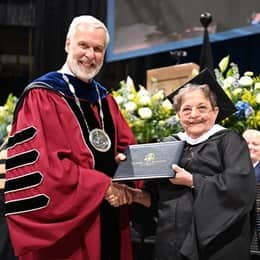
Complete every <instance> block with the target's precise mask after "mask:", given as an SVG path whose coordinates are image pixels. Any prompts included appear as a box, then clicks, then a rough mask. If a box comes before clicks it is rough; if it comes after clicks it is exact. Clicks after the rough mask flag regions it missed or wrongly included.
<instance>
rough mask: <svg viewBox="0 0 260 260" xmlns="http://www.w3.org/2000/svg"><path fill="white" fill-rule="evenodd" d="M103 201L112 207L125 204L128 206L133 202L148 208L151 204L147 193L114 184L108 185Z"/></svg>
mask: <svg viewBox="0 0 260 260" xmlns="http://www.w3.org/2000/svg"><path fill="white" fill-rule="evenodd" d="M104 199H105V200H107V201H108V202H109V204H110V205H111V206H113V207H119V206H122V205H126V204H128V205H130V204H132V203H133V202H136V203H140V204H143V205H144V206H146V207H149V206H150V204H151V198H150V194H149V193H148V192H146V191H143V190H141V189H136V188H131V187H129V186H127V185H125V184H120V183H116V182H112V183H111V184H110V186H109V188H108V189H107V192H106V194H105V198H104Z"/></svg>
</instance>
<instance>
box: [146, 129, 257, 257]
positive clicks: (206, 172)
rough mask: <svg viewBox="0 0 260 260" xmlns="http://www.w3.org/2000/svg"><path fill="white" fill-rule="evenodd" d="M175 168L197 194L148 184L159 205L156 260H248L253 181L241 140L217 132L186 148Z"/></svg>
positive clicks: (181, 188)
mask: <svg viewBox="0 0 260 260" xmlns="http://www.w3.org/2000/svg"><path fill="white" fill-rule="evenodd" d="M168 140H169V139H168ZM179 165H180V166H181V167H183V168H185V169H186V170H187V171H189V172H191V173H192V174H193V182H194V186H195V189H191V188H189V187H185V186H180V185H173V184H171V183H170V182H169V181H168V180H165V181H163V182H162V181H161V182H158V183H147V189H149V190H150V191H151V192H152V194H153V197H154V200H155V201H157V202H158V204H157V206H158V227H157V234H156V246H155V248H156V249H155V251H156V260H173V259H174V260H180V259H182V260H183V259H190V260H206V259H207V260H232V259H236V260H248V259H250V242H251V234H252V228H253V227H252V225H251V222H250V214H252V209H253V207H254V202H255V176H254V172H253V168H252V163H251V161H250V157H249V152H248V148H247V144H246V143H245V141H244V139H243V138H242V137H241V136H239V135H238V134H236V133H234V132H232V131H230V130H227V129H224V130H221V131H219V132H217V133H215V134H214V135H212V136H211V137H209V138H208V139H207V140H206V141H203V142H201V143H199V144H196V145H189V144H186V147H185V151H184V154H183V158H182V160H181V162H180V164H179Z"/></svg>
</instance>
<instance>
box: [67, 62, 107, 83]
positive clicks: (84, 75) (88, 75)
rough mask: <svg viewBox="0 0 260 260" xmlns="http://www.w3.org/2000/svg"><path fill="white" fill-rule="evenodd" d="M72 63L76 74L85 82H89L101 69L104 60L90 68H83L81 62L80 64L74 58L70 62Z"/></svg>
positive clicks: (72, 68)
mask: <svg viewBox="0 0 260 260" xmlns="http://www.w3.org/2000/svg"><path fill="white" fill-rule="evenodd" d="M69 65H70V70H71V72H72V73H73V74H74V76H75V77H76V78H78V79H80V80H82V81H84V82H89V81H90V80H91V79H93V78H94V77H95V76H96V75H97V74H98V73H99V71H100V70H101V68H102V65H103V61H102V62H101V63H100V64H99V65H96V66H95V67H91V68H90V69H88V70H87V71H86V70H83V69H82V68H81V66H83V65H81V64H78V62H77V61H76V60H74V59H70V62H69Z"/></svg>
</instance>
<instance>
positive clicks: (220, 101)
mask: <svg viewBox="0 0 260 260" xmlns="http://www.w3.org/2000/svg"><path fill="white" fill-rule="evenodd" d="M189 83H192V84H196V85H201V84H207V85H209V87H210V90H211V91H212V92H213V93H215V95H216V97H217V106H218V107H219V113H218V117H217V119H216V122H217V123H219V122H220V121H222V120H223V119H225V118H226V117H228V116H230V115H232V114H233V113H234V112H235V111H236V108H235V106H234V104H233V102H232V101H231V100H230V98H229V97H228V96H227V94H226V93H225V91H224V90H223V88H222V87H221V86H220V85H219V83H218V82H217V80H216V79H215V77H214V76H213V75H212V73H211V72H210V71H209V69H208V68H205V69H204V70H202V71H201V72H200V73H199V74H198V75H196V76H195V77H194V78H192V79H191V80H190V81H188V82H186V83H185V84H184V85H182V86H180V87H179V88H178V89H175V90H174V91H173V92H172V93H171V94H170V95H168V98H169V99H170V100H171V101H172V99H173V98H174V96H175V95H177V93H178V92H179V90H180V89H181V88H183V87H184V86H185V85H187V84H189Z"/></svg>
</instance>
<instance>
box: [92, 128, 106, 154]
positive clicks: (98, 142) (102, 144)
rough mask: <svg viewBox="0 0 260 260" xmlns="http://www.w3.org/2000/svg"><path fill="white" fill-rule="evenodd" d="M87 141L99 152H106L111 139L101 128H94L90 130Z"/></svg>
mask: <svg viewBox="0 0 260 260" xmlns="http://www.w3.org/2000/svg"><path fill="white" fill-rule="evenodd" d="M89 141H90V143H91V144H92V146H93V147H94V148H95V149H96V150H97V151H100V152H107V151H108V150H109V149H110V147H111V140H110V138H109V136H108V134H107V133H106V132H105V131H104V130H103V129H99V128H95V129H93V130H91V131H90V132H89Z"/></svg>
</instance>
